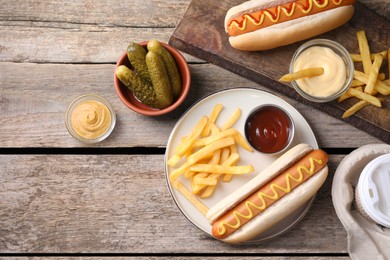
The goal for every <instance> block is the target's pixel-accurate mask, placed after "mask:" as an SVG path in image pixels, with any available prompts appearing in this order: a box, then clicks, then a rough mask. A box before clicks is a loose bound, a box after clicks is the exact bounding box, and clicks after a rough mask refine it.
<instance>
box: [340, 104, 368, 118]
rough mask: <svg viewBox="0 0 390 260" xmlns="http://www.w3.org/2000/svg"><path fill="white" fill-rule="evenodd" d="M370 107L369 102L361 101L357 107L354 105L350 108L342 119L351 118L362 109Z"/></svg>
mask: <svg viewBox="0 0 390 260" xmlns="http://www.w3.org/2000/svg"><path fill="white" fill-rule="evenodd" d="M368 105H370V103H368V102H367V101H365V100H360V101H359V102H357V103H356V104H355V105H353V106H351V107H350V108H348V109H347V110H346V111H345V112H344V114H343V115H342V116H341V117H342V118H347V117H350V116H352V115H353V114H355V113H356V112H357V111H359V110H360V109H362V108H363V107H366V106H368Z"/></svg>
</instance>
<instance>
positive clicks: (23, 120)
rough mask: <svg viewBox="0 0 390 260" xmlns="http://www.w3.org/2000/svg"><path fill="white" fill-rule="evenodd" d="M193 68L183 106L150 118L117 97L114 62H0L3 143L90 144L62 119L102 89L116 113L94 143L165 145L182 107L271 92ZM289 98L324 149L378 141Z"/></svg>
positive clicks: (214, 70)
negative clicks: (105, 134) (221, 96)
mask: <svg viewBox="0 0 390 260" xmlns="http://www.w3.org/2000/svg"><path fill="white" fill-rule="evenodd" d="M190 69H191V73H192V88H191V90H190V93H189V95H188V98H187V100H186V101H185V102H184V104H183V105H182V106H181V107H179V109H178V110H177V111H174V112H172V113H171V114H168V115H166V116H162V117H158V118H152V117H144V116H141V115H139V114H137V113H135V112H133V111H131V110H130V109H128V108H127V107H126V106H125V105H124V104H123V103H122V102H121V101H120V99H119V98H118V97H117V95H116V93H115V90H114V87H113V74H114V65H112V64H106V65H104V64H102V65H77V64H74V65H64V64H31V63H0V71H2V74H1V75H0V88H1V92H0V114H1V116H0V134H1V139H0V147H85V146H88V145H85V144H81V143H79V142H78V141H76V140H74V139H73V138H72V137H71V136H70V135H69V133H68V132H67V130H66V128H65V123H64V118H65V111H66V108H67V106H68V105H69V104H70V102H71V101H72V100H73V99H74V98H76V97H77V96H79V95H82V94H86V93H98V94H100V95H102V96H104V97H105V98H107V99H108V100H109V101H110V102H111V103H112V105H113V106H114V109H115V111H116V112H117V116H118V119H117V120H118V122H117V125H116V128H115V130H114V132H113V133H112V135H111V136H110V137H109V138H108V139H107V140H105V141H104V142H102V143H100V144H97V145H94V147H95V146H104V147H138V146H145V147H164V146H165V145H166V142H167V140H168V137H169V134H170V132H171V130H172V128H173V126H174V124H175V123H176V121H177V120H178V119H179V118H180V116H181V114H182V113H183V111H185V110H186V109H187V108H189V107H190V106H191V105H192V104H193V103H194V102H196V101H197V100H199V99H201V98H202V97H204V96H206V95H208V94H210V93H213V92H215V91H219V90H222V89H227V88H234V87H252V88H257V89H263V90H267V91H271V92H272V90H269V89H266V88H264V87H262V86H261V85H259V84H256V83H254V82H252V81H249V80H247V79H245V78H243V77H240V76H238V75H236V74H234V73H231V72H228V71H226V70H223V69H221V68H219V67H217V66H214V65H210V64H191V65H190ZM273 93H276V92H273ZM285 99H286V100H287V101H288V102H289V103H291V104H292V105H293V106H295V107H296V108H297V109H298V110H299V111H300V112H301V113H302V114H303V116H304V117H305V118H306V119H307V121H308V122H309V124H310V125H311V127H312V128H313V131H314V133H315V134H316V135H317V139H318V141H319V143H320V146H322V147H358V146H361V145H362V144H367V143H374V142H380V141H379V140H377V139H376V138H374V137H372V136H370V135H368V134H366V133H364V132H363V131H360V130H358V129H356V128H353V127H352V126H350V125H348V124H345V123H343V122H342V121H340V120H338V119H335V118H332V117H330V116H328V115H326V114H324V113H322V112H320V111H318V110H313V109H312V108H310V107H308V106H305V105H303V104H301V103H299V102H297V101H295V100H292V99H288V98H285ZM145 129H147V131H145ZM334 133H337V134H334ZM352 133H353V134H352ZM89 146H90V145H89Z"/></svg>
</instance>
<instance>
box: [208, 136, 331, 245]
mask: <svg viewBox="0 0 390 260" xmlns="http://www.w3.org/2000/svg"><path fill="white" fill-rule="evenodd" d="M327 162H328V156H327V154H326V153H325V152H324V151H322V150H320V149H317V150H313V148H312V147H311V146H310V145H307V144H299V145H297V146H295V147H293V148H291V149H290V150H289V151H287V152H286V153H285V154H283V155H282V156H281V157H279V158H278V159H277V160H276V161H274V162H273V163H272V164H271V165H270V166H269V167H267V168H266V169H265V170H264V171H262V172H261V173H259V174H258V175H257V176H256V177H255V178H253V179H252V180H251V181H249V182H248V183H246V184H245V185H244V186H242V187H240V188H239V189H237V190H236V191H234V192H233V193H232V194H230V195H229V196H227V197H226V198H224V199H223V200H221V201H220V202H219V203H217V204H216V205H215V206H213V207H212V208H210V209H209V210H208V212H207V215H206V217H207V219H208V220H209V222H210V224H211V225H212V234H213V236H214V237H216V238H217V239H220V240H222V241H224V242H227V243H241V242H245V241H247V240H251V239H253V238H255V237H258V236H260V235H261V234H262V233H263V232H265V231H266V230H268V229H269V228H271V227H272V226H273V225H275V224H277V223H278V222H279V221H281V220H283V219H284V218H286V217H287V216H288V215H289V214H291V213H292V212H294V211H295V210H297V209H298V208H299V207H300V206H301V205H303V204H304V203H305V202H307V201H308V200H309V199H311V198H312V197H313V196H314V195H315V193H316V192H317V190H318V189H319V188H320V187H321V186H322V184H323V183H324V182H325V179H326V177H327V175H328V167H327Z"/></svg>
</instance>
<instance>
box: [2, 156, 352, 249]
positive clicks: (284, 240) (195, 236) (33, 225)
mask: <svg viewBox="0 0 390 260" xmlns="http://www.w3.org/2000/svg"><path fill="white" fill-rule="evenodd" d="M342 158H343V156H337V155H336V156H331V157H330V163H329V165H330V176H329V178H328V180H327V181H326V183H325V184H324V186H323V187H322V188H321V190H320V191H319V192H318V195H317V197H316V199H315V202H314V204H313V206H312V208H311V210H310V211H309V213H308V214H307V215H306V216H305V218H304V219H303V220H302V221H301V222H300V223H299V224H297V225H296V226H295V227H294V228H293V229H292V230H290V231H289V232H287V233H286V234H284V235H282V236H280V237H278V238H277V239H273V240H271V241H269V242H265V243H261V244H258V245H245V246H242V245H241V246H231V245H226V244H224V243H220V242H217V241H215V240H214V239H213V238H211V237H209V236H208V235H207V234H205V233H203V231H200V230H198V229H197V228H196V227H195V226H193V225H192V224H191V223H190V222H189V221H188V220H187V219H186V218H185V217H184V216H183V215H182V214H181V213H180V211H179V209H178V208H177V207H176V205H175V203H174V202H173V200H172V198H171V196H170V193H169V191H168V188H167V185H166V180H165V177H164V169H163V165H164V159H163V156H162V155H130V156H127V155H1V156H0V165H2V171H1V173H0V179H1V180H2V181H1V182H0V190H1V192H0V233H1V236H0V252H9V253H10V252H30V253H39V252H46V253H76V252H79V253H92V252H93V253H104V252H116V253H120V252H122V253H126V252H131V253H157V252H158V253H172V254H174V253H213V254H215V253H224V252H229V253H232V254H234V253H244V252H245V253H256V254H262V253H267V254H278V253H297V254H298V253H312V254H314V253H316V254H326V253H345V252H346V251H345V250H346V246H347V245H346V243H347V241H346V231H345V230H344V228H343V226H342V225H341V223H340V221H339V220H338V218H337V216H336V213H335V211H334V209H333V205H332V200H331V196H330V190H331V183H332V177H333V173H334V171H335V168H336V166H337V165H338V163H339V162H340V160H341V159H342ZM323 234H326V236H324V235H323ZM308 238H310V239H308Z"/></svg>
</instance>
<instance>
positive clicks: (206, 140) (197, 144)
mask: <svg viewBox="0 0 390 260" xmlns="http://www.w3.org/2000/svg"><path fill="white" fill-rule="evenodd" d="M237 132H238V131H237V130H236V129H233V128H229V129H226V130H223V131H221V132H219V133H216V134H214V135H211V136H208V137H204V138H201V139H198V140H196V141H195V142H194V144H193V145H194V147H201V146H206V145H209V144H211V143H213V142H215V141H218V140H219V139H222V138H225V137H228V136H233V135H235V134H236V133H237Z"/></svg>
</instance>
